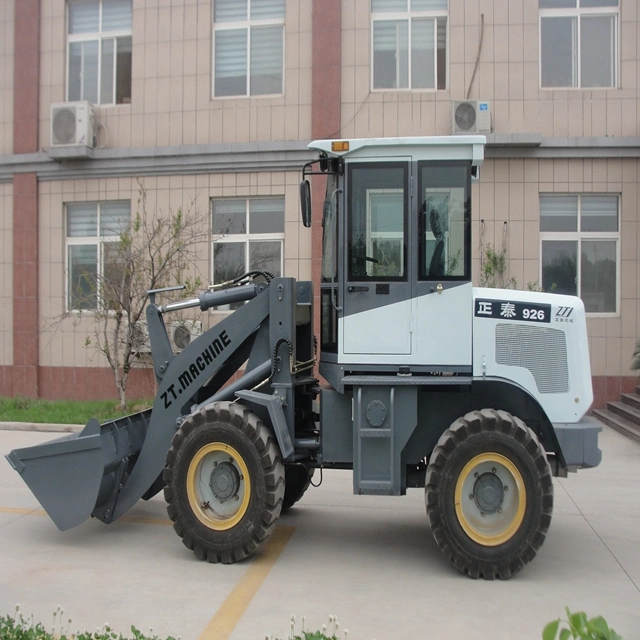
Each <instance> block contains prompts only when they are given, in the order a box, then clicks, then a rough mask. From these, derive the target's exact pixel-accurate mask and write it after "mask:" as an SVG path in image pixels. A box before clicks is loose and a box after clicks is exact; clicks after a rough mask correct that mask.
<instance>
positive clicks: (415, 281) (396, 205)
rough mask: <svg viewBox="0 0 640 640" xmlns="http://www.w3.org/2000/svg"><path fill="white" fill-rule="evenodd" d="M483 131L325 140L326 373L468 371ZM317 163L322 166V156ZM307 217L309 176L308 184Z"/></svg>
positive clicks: (306, 218) (305, 192)
mask: <svg viewBox="0 0 640 640" xmlns="http://www.w3.org/2000/svg"><path fill="white" fill-rule="evenodd" d="M484 144H485V138H484V136H451V137H414V138H378V139H356V140H338V141H336V140H321V141H315V142H312V143H311V144H310V145H309V148H311V149H314V150H316V151H318V152H319V160H317V161H315V162H312V163H309V164H308V165H306V166H305V168H304V171H303V178H305V177H306V176H307V175H310V174H317V173H321V174H323V175H326V177H327V187H326V196H325V200H324V206H323V212H322V225H323V242H322V247H323V256H322V272H321V285H320V288H321V291H320V296H321V355H320V373H321V374H322V375H323V376H324V377H325V378H326V379H327V380H329V381H331V380H332V379H335V378H336V376H339V377H342V376H344V375H345V373H347V372H367V371H375V372H377V373H380V372H387V373H395V374H397V373H401V374H402V373H405V374H409V373H411V374H414V373H415V374H427V373H436V374H437V373H443V372H453V373H461V374H470V373H471V368H472V353H471V323H472V318H473V309H472V308H473V300H472V298H473V294H472V285H471V229H470V227H471V182H472V180H474V179H477V178H478V174H479V167H480V165H481V164H482V160H483V157H484ZM316 165H317V166H316ZM301 195H302V212H303V222H304V223H305V225H306V226H309V225H310V220H311V214H310V196H309V183H308V181H306V180H305V179H303V182H302V185H301Z"/></svg>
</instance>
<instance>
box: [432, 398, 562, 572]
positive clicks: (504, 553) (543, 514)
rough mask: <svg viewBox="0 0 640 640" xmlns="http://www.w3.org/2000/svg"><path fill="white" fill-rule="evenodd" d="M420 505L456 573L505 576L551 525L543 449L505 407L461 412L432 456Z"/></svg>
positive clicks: (519, 564) (547, 470) (532, 551)
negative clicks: (423, 506)
mask: <svg viewBox="0 0 640 640" xmlns="http://www.w3.org/2000/svg"><path fill="white" fill-rule="evenodd" d="M425 502H426V506H427V515H428V517H429V522H430V524H431V530H432V532H433V535H434V538H435V540H436V543H437V544H438V546H439V547H440V549H441V551H442V552H443V553H444V555H445V556H446V557H447V558H448V559H449V560H450V561H451V562H452V563H453V564H454V566H455V567H456V568H457V569H458V570H459V571H461V572H462V573H465V574H467V575H469V576H470V577H472V578H484V579H485V580H493V579H494V578H501V579H503V580H504V579H507V578H510V577H511V576H512V575H514V574H515V573H517V572H518V571H520V569H522V567H523V566H524V565H525V564H526V563H528V562H530V561H531V560H532V559H533V558H534V556H535V555H536V553H537V551H538V550H539V549H540V547H541V546H542V543H543V542H544V539H545V536H546V533H547V531H548V530H549V525H550V524H551V512H552V510H553V481H552V477H551V469H550V468H549V463H548V462H547V458H546V454H545V452H544V449H543V448H542V446H541V445H540V443H539V441H538V439H537V438H536V436H535V434H534V433H533V432H532V431H531V430H530V429H529V428H528V427H527V426H526V425H525V424H524V422H522V420H520V419H519V418H516V417H514V416H512V415H511V414H509V413H506V412H505V411H496V410H493V409H483V410H481V411H473V412H471V413H468V414H467V415H465V416H464V417H463V418H459V419H458V420H456V421H455V422H454V423H453V424H452V425H451V427H450V428H449V429H447V430H446V431H445V432H444V434H443V435H442V436H441V438H440V440H439V441H438V444H437V446H436V448H435V449H434V451H433V453H432V455H431V459H430V462H429V466H428V469H427V478H426V487H425Z"/></svg>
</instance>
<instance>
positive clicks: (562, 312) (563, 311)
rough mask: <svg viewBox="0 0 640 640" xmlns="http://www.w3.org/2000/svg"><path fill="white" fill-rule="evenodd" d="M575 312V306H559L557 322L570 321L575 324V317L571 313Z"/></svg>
mask: <svg viewBox="0 0 640 640" xmlns="http://www.w3.org/2000/svg"><path fill="white" fill-rule="evenodd" d="M572 313H573V307H558V310H557V311H556V317H555V321H556V322H570V323H571V324H573V318H572V317H571V314H572Z"/></svg>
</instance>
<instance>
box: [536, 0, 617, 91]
mask: <svg viewBox="0 0 640 640" xmlns="http://www.w3.org/2000/svg"><path fill="white" fill-rule="evenodd" d="M538 6H539V7H540V82H541V86H542V87H585V88H587V87H589V88H591V87H615V86H616V84H617V71H616V68H617V59H618V54H617V51H618V0H538Z"/></svg>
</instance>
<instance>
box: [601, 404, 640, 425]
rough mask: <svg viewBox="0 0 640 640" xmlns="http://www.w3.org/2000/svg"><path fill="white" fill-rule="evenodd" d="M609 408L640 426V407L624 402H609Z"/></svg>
mask: <svg viewBox="0 0 640 640" xmlns="http://www.w3.org/2000/svg"><path fill="white" fill-rule="evenodd" d="M607 409H608V410H609V411H611V413H615V414H617V415H618V416H620V417H621V418H624V419H625V420H628V421H629V422H632V423H634V424H635V425H637V426H639V427H640V409H634V408H633V407H630V406H629V405H628V404H624V403H623V402H607Z"/></svg>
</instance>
